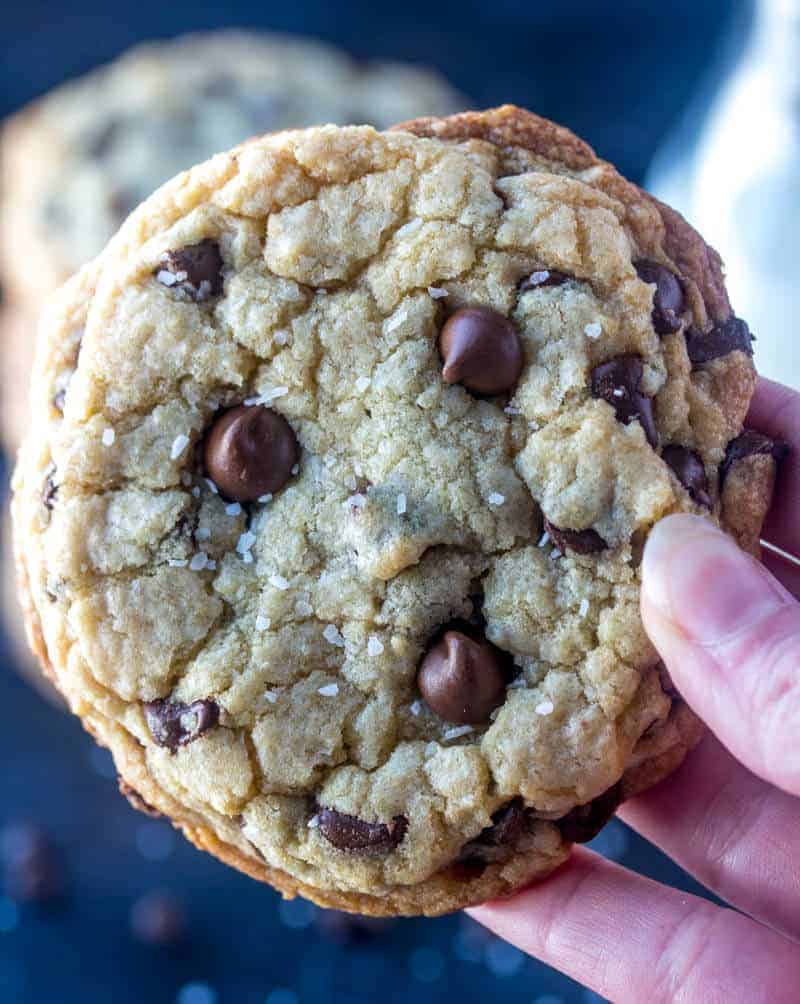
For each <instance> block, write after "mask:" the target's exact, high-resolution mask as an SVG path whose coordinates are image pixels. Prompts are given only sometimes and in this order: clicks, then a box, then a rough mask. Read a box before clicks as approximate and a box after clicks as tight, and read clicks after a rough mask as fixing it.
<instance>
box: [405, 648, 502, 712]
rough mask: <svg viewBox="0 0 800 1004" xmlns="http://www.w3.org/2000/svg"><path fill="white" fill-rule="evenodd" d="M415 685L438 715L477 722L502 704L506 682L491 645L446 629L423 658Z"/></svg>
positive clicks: (498, 659)
mask: <svg viewBox="0 0 800 1004" xmlns="http://www.w3.org/2000/svg"><path fill="white" fill-rule="evenodd" d="M417 685H418V687H419V689H420V693H421V694H422V696H423V697H424V698H425V700H426V701H427V703H428V706H429V707H430V708H431V709H432V710H433V711H435V712H436V714H437V715H439V717H440V718H443V719H444V720H445V721H446V722H455V723H458V724H470V725H476V724H479V723H481V722H485V721H486V720H487V719H488V718H489V715H490V714H491V712H492V711H494V709H495V708H497V707H499V706H500V705H501V704H502V703H503V699H504V697H505V686H506V681H505V675H504V673H503V666H502V662H501V659H500V657H499V654H498V653H497V652H496V651H495V649H494V646H492V645H490V644H489V643H488V642H486V641H475V640H473V639H472V638H469V637H468V636H467V635H465V634H463V633H462V632H461V631H445V633H444V635H442V638H441V640H440V641H439V642H437V644H435V645H434V646H433V648H431V649H429V650H428V652H427V654H426V655H425V657H424V658H423V660H422V662H421V664H420V667H419V672H418V673H417Z"/></svg>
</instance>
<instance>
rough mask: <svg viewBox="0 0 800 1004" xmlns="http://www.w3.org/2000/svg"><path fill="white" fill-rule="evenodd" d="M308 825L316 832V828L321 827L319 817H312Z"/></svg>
mask: <svg viewBox="0 0 800 1004" xmlns="http://www.w3.org/2000/svg"><path fill="white" fill-rule="evenodd" d="M307 825H308V828H309V830H316V828H317V827H318V826H319V816H312V817H311V819H309V821H308V824H307Z"/></svg>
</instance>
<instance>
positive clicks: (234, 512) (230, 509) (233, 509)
mask: <svg viewBox="0 0 800 1004" xmlns="http://www.w3.org/2000/svg"><path fill="white" fill-rule="evenodd" d="M241 511H242V507H241V505H239V503H238V502H231V503H230V504H229V505H226V506H225V512H226V513H227V515H228V516H238V515H239V513H240V512H241Z"/></svg>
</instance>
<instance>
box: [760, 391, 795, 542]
mask: <svg viewBox="0 0 800 1004" xmlns="http://www.w3.org/2000/svg"><path fill="white" fill-rule="evenodd" d="M747 425H748V427H749V428H751V429H755V430H756V432H763V433H764V435H766V436H769V437H770V438H771V439H782V440H783V441H784V442H786V443H788V444H789V446H790V447H791V453H790V454H789V456H788V457H787V458H786V460H785V461H784V462H783V464H781V467H780V469H779V471H778V482H777V484H776V487H775V498H774V501H773V503H772V507H771V508H770V511H769V514H768V515H767V519H766V522H765V523H764V530H763V537H764V539H765V540H768V541H769V542H770V543H772V544H776V545H777V546H778V547H781V548H783V550H784V551H788V552H789V553H790V554H794V555H800V393H798V392H797V391H795V390H792V389H791V388H790V387H784V386H782V385H781V384H779V383H775V382H774V381H772V380H766V379H764V378H763V377H762V378H761V379H760V380H759V381H758V385H757V386H756V392H755V394H754V395H753V400H752V401H751V403H750V412H749V414H748V416H747Z"/></svg>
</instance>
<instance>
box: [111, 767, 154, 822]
mask: <svg viewBox="0 0 800 1004" xmlns="http://www.w3.org/2000/svg"><path fill="white" fill-rule="evenodd" d="M117 787H118V788H119V791H120V794H121V795H124V796H125V798H127V800H128V802H129V803H130V805H131V807H132V808H134V809H136V811H137V812H143V813H144V814H145V816H150V818H151V819H159V818H160V817H161V813H160V812H159V811H158V809H155V808H153V806H152V805H151V804H150V803H149V802H145V800H144V799H143V798H142V796H141V795H140V794H139V792H138V791H137V790H136V789H135V788H132V787H131V786H130V785H129V784H128V782H127V781H123V780H122V778H121V777H120V778H118V779H117Z"/></svg>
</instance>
